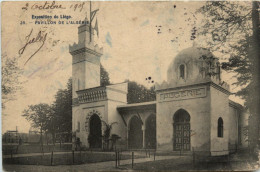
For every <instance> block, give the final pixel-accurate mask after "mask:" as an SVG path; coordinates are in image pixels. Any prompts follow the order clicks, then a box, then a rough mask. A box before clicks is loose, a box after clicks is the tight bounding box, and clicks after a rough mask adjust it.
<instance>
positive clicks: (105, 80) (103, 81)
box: [100, 64, 110, 86]
mask: <svg viewBox="0 0 260 172" xmlns="http://www.w3.org/2000/svg"><path fill="white" fill-rule="evenodd" d="M109 84H110V81H109V74H108V72H107V71H106V69H105V68H104V67H103V65H102V64H100V85H101V86H106V85H109Z"/></svg>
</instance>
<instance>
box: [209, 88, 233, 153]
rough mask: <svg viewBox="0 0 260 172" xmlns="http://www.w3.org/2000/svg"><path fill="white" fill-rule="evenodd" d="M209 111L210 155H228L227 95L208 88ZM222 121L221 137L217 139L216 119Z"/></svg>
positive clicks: (228, 115) (228, 116) (228, 122)
mask: <svg viewBox="0 0 260 172" xmlns="http://www.w3.org/2000/svg"><path fill="white" fill-rule="evenodd" d="M210 95H211V96H210V101H211V104H210V109H211V128H210V131H211V137H210V138H211V139H210V143H211V144H210V151H211V155H213V156H214V155H225V154H228V152H229V151H228V141H229V129H230V121H229V118H230V114H229V99H228V95H227V94H225V93H223V92H222V91H220V90H218V89H216V88H214V87H212V86H211V87H210ZM220 117H221V118H222V119H223V137H218V136H217V132H218V119H219V118H220Z"/></svg>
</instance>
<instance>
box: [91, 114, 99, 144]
mask: <svg viewBox="0 0 260 172" xmlns="http://www.w3.org/2000/svg"><path fill="white" fill-rule="evenodd" d="M88 141H89V146H90V148H102V131H101V120H100V118H99V116H98V115H96V114H94V115H92V116H91V117H90V120H89V137H88Z"/></svg>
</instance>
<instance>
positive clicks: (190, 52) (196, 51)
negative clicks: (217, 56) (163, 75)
mask: <svg viewBox="0 0 260 172" xmlns="http://www.w3.org/2000/svg"><path fill="white" fill-rule="evenodd" d="M202 55H206V56H213V54H212V53H211V52H210V51H209V50H208V49H206V48H202V47H189V48H186V49H184V50H182V51H181V52H179V53H178V54H177V55H176V56H175V58H174V59H173V60H172V62H171V63H170V65H169V67H168V71H169V70H171V69H172V66H173V65H174V64H176V63H180V62H183V63H184V62H187V61H191V60H192V61H198V60H199V61H201V60H202V59H200V57H201V56H202Z"/></svg>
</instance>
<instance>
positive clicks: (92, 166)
mask: <svg viewBox="0 0 260 172" xmlns="http://www.w3.org/2000/svg"><path fill="white" fill-rule="evenodd" d="M89 153H90V152H89ZM106 154H109V155H110V156H111V155H112V154H113V152H111V153H106ZM123 154H125V155H127V154H128V155H129V154H131V152H124V153H123ZM92 155H94V156H92V158H94V157H96V158H98V159H100V156H98V155H102V153H100V152H92ZM135 155H139V158H135V159H134V166H133V168H132V159H131V158H130V159H128V158H126V159H125V160H121V161H120V165H119V167H118V168H116V167H115V161H114V160H108V161H106V162H97V163H84V164H81V165H54V166H50V165H49V166H43V165H14V164H12V165H11V164H4V165H3V168H4V170H5V171H26V172H27V171H48V172H49V171H124V170H127V171H129V170H137V171H140V170H142V171H144V170H145V171H165V170H171V171H176V170H178V171H187V170H215V171H223V170H224V171H233V170H235V171H237V170H239V171H241V170H246V171H248V170H250V171H252V170H257V169H259V162H254V161H252V160H250V158H249V157H248V155H247V154H246V153H243V154H242V153H237V154H233V155H231V156H230V159H229V162H225V161H223V162H208V163H196V164H193V163H192V162H193V161H192V157H191V156H179V155H166V156H162V155H160V156H155V159H154V156H153V154H151V156H150V157H148V155H147V156H146V153H145V152H135ZM140 155H144V156H146V158H142V157H141V156H140ZM136 157H137V156H136ZM113 158H114V157H113Z"/></svg>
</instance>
